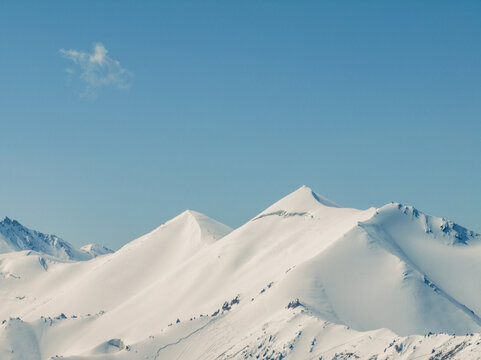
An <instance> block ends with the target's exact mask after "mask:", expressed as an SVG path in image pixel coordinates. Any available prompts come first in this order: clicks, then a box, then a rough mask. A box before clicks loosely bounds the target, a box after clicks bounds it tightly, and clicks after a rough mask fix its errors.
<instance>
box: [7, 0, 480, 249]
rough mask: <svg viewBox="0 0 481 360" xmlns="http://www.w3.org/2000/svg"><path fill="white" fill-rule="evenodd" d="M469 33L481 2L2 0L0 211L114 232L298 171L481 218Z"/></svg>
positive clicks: (33, 222) (212, 205) (230, 201)
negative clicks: (41, 0) (74, 0)
mask: <svg viewBox="0 0 481 360" xmlns="http://www.w3.org/2000/svg"><path fill="white" fill-rule="evenodd" d="M480 39H481V2H479V1H461V2H451V1H449V2H448V1H446V2H445V1H403V2H392V1H389V2H387V1H366V2H360V1H292V2H287V1H237V2H236V1H202V2H200V1H188V2H184V1H163V2H160V1H144V2H134V1H77V2H73V1H43V2H39V1H32V2H27V1H22V2H20V1H5V0H0V47H1V51H0V74H1V75H0V131H1V137H0V156H1V157H0V158H1V160H0V216H9V217H12V218H16V219H18V220H19V221H20V222H22V223H24V224H25V225H27V226H29V227H31V228H34V229H38V230H41V231H44V232H48V233H55V234H57V235H60V236H62V237H64V238H65V239H66V240H68V241H71V242H72V243H74V244H75V245H82V244H86V243H89V242H100V243H104V244H105V245H107V246H110V247H113V248H118V247H119V246H121V245H123V244H124V243H126V242H127V241H129V240H132V239H133V238H135V237H137V236H140V235H142V234H143V233H145V232H147V231H149V230H151V229H152V228H154V227H156V226H157V225H159V224H160V223H162V222H164V221H165V220H167V219H169V218H171V217H173V216H175V215H177V214H178V213H180V212H181V211H183V210H184V209H187V208H189V209H194V210H197V211H200V212H203V213H205V214H207V215H209V216H211V217H213V218H215V219H218V220H219V221H222V222H224V223H226V224H228V225H230V226H233V227H235V226H238V225H241V224H242V223H243V222H245V221H247V220H248V219H250V218H251V217H253V216H254V215H256V214H257V213H258V212H259V211H261V210H263V209H264V208H265V207H267V206H268V205H270V204H271V203H273V202H274V201H276V200H278V199H279V198H281V197H282V196H284V195H286V194H287V193H289V192H291V191H293V190H295V189H296V188H298V187H299V186H301V185H303V184H307V185H309V186H310V187H312V188H313V189H314V190H315V191H317V192H318V193H320V194H322V195H323V196H325V197H327V198H329V199H331V200H333V201H335V202H337V203H339V204H341V205H343V206H350V207H358V208H367V207H370V206H381V205H383V204H384V203H387V202H390V201H398V202H402V203H405V204H411V205H414V206H416V207H418V208H419V209H421V210H422V211H425V212H427V213H430V214H433V215H437V216H444V217H446V218H449V219H452V220H454V221H457V222H459V223H460V224H462V225H465V226H467V227H469V228H471V229H474V230H476V231H478V232H481V190H480V189H481V187H480V184H481V160H480V157H481V66H480V64H481V42H480ZM95 46H97V48H96V49H94V47H95ZM90 57H92V58H90ZM89 59H93V60H95V61H90V62H89Z"/></svg>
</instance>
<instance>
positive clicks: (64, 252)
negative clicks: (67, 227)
mask: <svg viewBox="0 0 481 360" xmlns="http://www.w3.org/2000/svg"><path fill="white" fill-rule="evenodd" d="M22 250H31V251H36V252H39V253H43V254H47V255H51V256H54V257H57V258H58V259H62V260H74V261H81V260H89V259H91V258H92V257H94V256H95V255H94V254H91V253H89V252H85V251H82V250H78V249H76V248H75V247H73V246H72V245H71V244H69V243H68V242H66V241H64V240H62V239H61V238H59V237H57V236H55V235H46V234H42V233H41V232H38V231H35V230H30V229H28V228H26V227H25V226H23V225H22V224H20V223H19V222H18V221H16V220H10V219H9V218H8V217H6V218H5V219H4V220H3V221H1V222H0V253H7V252H11V251H22Z"/></svg>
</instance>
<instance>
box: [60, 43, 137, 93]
mask: <svg viewBox="0 0 481 360" xmlns="http://www.w3.org/2000/svg"><path fill="white" fill-rule="evenodd" d="M60 54H61V55H62V56H63V57H65V58H67V59H69V60H71V61H72V62H73V63H74V64H76V65H77V66H78V67H79V68H80V79H81V80H82V81H83V82H85V84H86V89H85V93H84V94H82V95H83V96H95V95H96V90H97V89H99V88H102V87H107V86H113V87H116V88H119V89H126V88H128V87H129V86H130V80H131V78H132V74H131V73H130V72H129V71H128V70H126V69H124V68H123V67H122V66H121V65H120V62H119V61H118V60H115V59H112V58H111V57H110V56H108V50H107V49H106V48H105V46H104V45H103V44H101V43H96V44H94V48H93V52H92V53H88V52H83V51H77V50H73V49H69V50H65V49H60ZM66 71H67V72H68V74H69V76H72V75H73V74H74V72H73V70H72V69H68V70H66Z"/></svg>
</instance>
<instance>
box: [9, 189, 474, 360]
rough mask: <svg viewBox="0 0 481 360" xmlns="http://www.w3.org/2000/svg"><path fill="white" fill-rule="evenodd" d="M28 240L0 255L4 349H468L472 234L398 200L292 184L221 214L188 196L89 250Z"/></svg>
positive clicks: (322, 353) (456, 354)
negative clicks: (83, 255) (352, 200)
mask: <svg viewBox="0 0 481 360" xmlns="http://www.w3.org/2000/svg"><path fill="white" fill-rule="evenodd" d="M84 250H87V249H84ZM39 254H40V253H35V254H34V255H29V256H27V255H26V254H25V252H10V253H7V254H1V255H0V272H1V273H0V275H1V276H0V299H2V303H3V304H4V306H2V307H1V308H0V320H1V319H5V322H4V323H3V324H2V325H1V327H0V355H1V356H0V358H2V359H3V358H5V359H8V358H12V359H15V358H21V356H22V355H19V354H21V353H22V352H23V353H24V354H36V355H29V356H30V358H32V359H47V358H49V357H53V356H55V355H62V356H65V357H68V358H71V359H94V358H95V359H230V358H234V359H246V358H262V359H311V358H312V359H319V358H323V359H348V358H362V359H364V358H365V359H369V358H372V359H374V358H379V359H381V358H383V359H384V358H387V357H389V358H390V359H391V358H392V359H395V358H399V359H410V358H412V359H414V358H417V357H423V356H425V357H426V358H429V357H433V359H442V358H446V359H447V358H449V357H447V356H451V357H452V358H466V359H469V358H473V359H475V358H479V357H481V349H480V347H479V346H478V345H479V342H480V341H481V339H480V336H479V334H476V335H473V336H471V335H469V334H470V333H471V332H473V333H477V332H479V331H480V329H481V320H480V318H479V316H480V315H481V305H480V304H481V282H480V281H479V279H480V278H481V237H480V236H479V235H477V234H475V233H474V232H471V231H469V230H467V229H464V228H463V227H461V226H459V225H457V224H454V223H452V222H449V221H446V220H444V219H439V218H434V217H430V216H428V215H425V214H423V213H421V212H420V211H418V210H416V209H414V208H412V207H406V206H403V205H400V204H388V205H386V206H383V207H381V208H379V209H375V208H371V209H367V210H357V209H350V208H342V207H340V206H338V205H336V204H335V203H333V202H331V201H329V200H327V199H325V198H323V197H321V196H320V195H317V194H315V193H314V192H313V191H312V190H311V189H309V188H307V187H301V188H300V189H298V190H296V191H295V192H293V193H291V194H290V195H288V196H286V197H285V198H283V199H281V200H280V201H278V202H276V203H275V204H273V205H272V206H270V207H269V208H267V209H266V210H264V211H262V212H261V213H260V214H258V215H257V216H255V217H254V218H253V219H252V220H250V221H248V222H247V223H246V224H244V225H243V226H241V227H239V228H237V229H235V230H232V229H230V228H228V227H227V226H225V225H222V224H220V223H218V222H216V221H215V220H212V219H209V218H208V217H206V216H205V215H202V214H200V213H197V212H193V211H186V212H184V213H182V214H180V215H179V216H177V217H175V218H174V219H172V220H170V221H168V222H167V223H165V224H163V225H161V226H160V227H158V228H157V229H155V230H153V231H152V232H150V233H148V234H146V235H144V236H142V237H140V238H139V239H136V240H134V241H132V242H130V243H128V244H127V245H125V246H124V247H122V248H121V249H120V250H118V251H116V252H114V253H108V254H106V255H104V256H101V257H97V258H94V259H92V260H90V261H81V262H60V261H55V258H54V257H48V255H46V254H40V255H39ZM40 259H44V260H43V264H44V265H47V266H43V265H42V261H41V260H40ZM17 318H18V319H17ZM428 332H433V333H435V334H434V335H432V336H431V335H430V336H425V335H424V334H426V333H428ZM454 333H455V334H457V335H458V336H453V335H452V334H454ZM466 333H468V335H467V336H459V335H464V334H466ZM22 338H23V339H28V340H22ZM12 350H13V353H11V351H12ZM433 350H434V352H433ZM13 354H16V355H13ZM9 356H10V357H9ZM15 356H16V357H15ZM25 356H27V355H25ZM373 356H377V357H373ZM26 358H29V357H26Z"/></svg>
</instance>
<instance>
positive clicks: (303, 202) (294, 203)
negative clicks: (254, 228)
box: [263, 185, 339, 214]
mask: <svg viewBox="0 0 481 360" xmlns="http://www.w3.org/2000/svg"><path fill="white" fill-rule="evenodd" d="M319 207H332V208H339V205H337V204H336V203H334V202H332V201H330V200H328V199H326V198H325V197H323V196H321V195H319V194H316V193H315V192H314V191H312V189H311V188H310V187H308V186H306V185H302V186H301V187H300V188H299V189H297V190H296V191H294V192H292V193H290V194H289V195H287V196H286V197H284V198H282V199H281V200H279V201H278V202H276V203H274V204H273V205H271V206H269V207H268V208H267V209H266V210H264V211H263V214H265V213H272V212H276V211H286V212H311V211H314V210H317V209H319Z"/></svg>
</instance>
